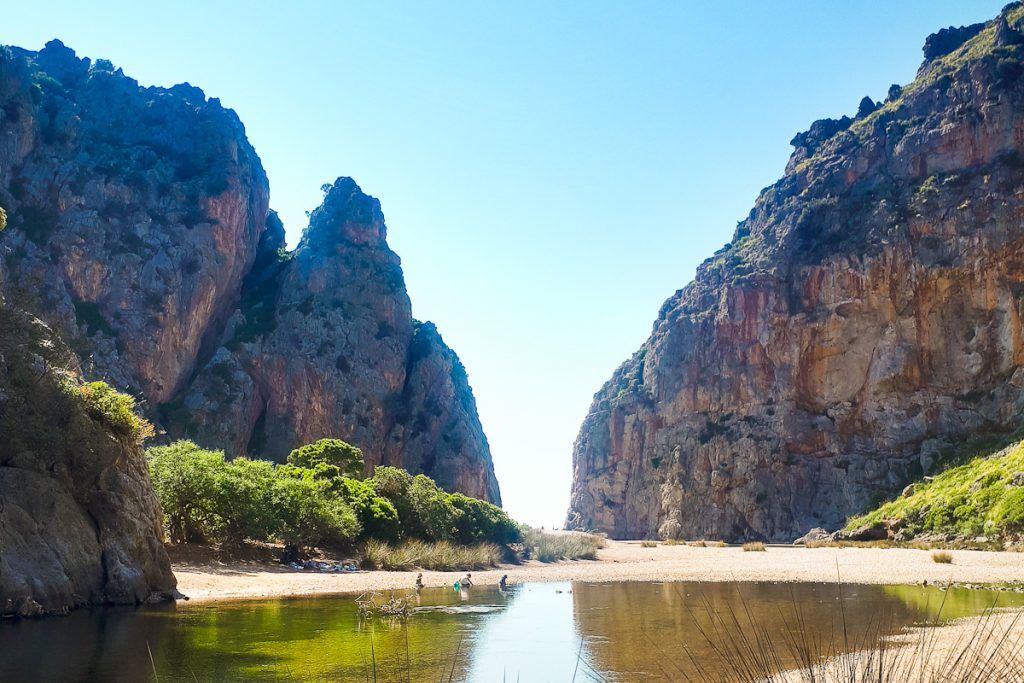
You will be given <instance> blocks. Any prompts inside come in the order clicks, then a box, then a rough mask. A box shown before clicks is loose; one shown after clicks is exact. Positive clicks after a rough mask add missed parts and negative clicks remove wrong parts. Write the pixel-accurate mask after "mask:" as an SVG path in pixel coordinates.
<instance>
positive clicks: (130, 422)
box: [78, 382, 154, 442]
mask: <svg viewBox="0 0 1024 683" xmlns="http://www.w3.org/2000/svg"><path fill="white" fill-rule="evenodd" d="M78 391H79V394H80V395H81V397H82V401H83V402H84V403H85V407H86V410H87V411H88V412H89V414H90V415H91V416H93V417H94V418H97V419H100V420H103V421H104V422H106V423H107V424H108V425H109V426H110V427H111V428H112V429H113V430H114V431H115V432H118V433H119V434H123V435H125V436H132V437H135V438H136V439H138V440H139V441H140V442H141V441H143V440H145V439H147V438H149V437H151V436H153V433H154V432H153V425H151V424H150V423H149V422H147V421H146V420H144V419H142V418H141V417H139V416H138V415H136V414H135V399H134V398H132V397H131V396H129V395H127V394H122V393H121V392H119V391H116V390H115V389H113V388H112V387H111V386H110V385H109V384H107V383H106V382H89V383H88V384H83V385H82V386H81V387H79V388H78Z"/></svg>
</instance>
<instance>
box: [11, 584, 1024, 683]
mask: <svg viewBox="0 0 1024 683" xmlns="http://www.w3.org/2000/svg"><path fill="white" fill-rule="evenodd" d="M842 590H843V600H842V602H840V600H839V590H838V588H837V586H835V585H834V584H766V583H763V584H749V583H748V584H735V583H732V584H729V583H720V584H695V583H689V584H687V583H639V582H637V583H616V584H586V583H574V584H571V585H570V584H568V583H536V584H525V585H520V586H513V587H512V589H511V590H510V591H508V592H505V593H501V592H499V591H498V590H497V589H496V588H493V587H490V586H477V587H474V588H472V589H471V590H470V591H469V593H468V595H467V596H466V599H465V600H464V599H463V597H462V596H461V595H460V594H459V593H456V592H454V591H453V590H452V588H451V586H448V587H446V588H428V589H426V590H424V591H423V593H422V594H421V596H420V603H419V604H418V606H417V608H416V610H415V611H414V613H413V614H412V616H411V617H410V618H409V619H408V621H407V622H389V621H387V620H381V619H374V620H370V621H362V622H361V621H360V620H359V618H358V616H357V613H356V605H355V602H354V600H353V598H352V597H351V596H347V597H333V598H316V599H305V600H272V601H251V602H233V603H222V604H218V605H194V606H193V605H186V606H180V607H177V608H175V607H173V606H168V607H165V608H144V609H94V610H82V611H79V612H76V613H74V614H71V615H70V616H68V617H65V618H60V619H45V620H39V621H32V620H28V621H21V622H12V623H8V622H0V680H2V681H3V683H21V682H22V681H26V682H27V681H40V680H44V681H65V680H74V681H104V682H106V681H132V682H134V681H146V680H153V668H154V666H155V668H156V671H157V675H158V677H159V680H160V681H161V683H194V681H196V680H200V681H243V680H244V681H265V680H266V681H282V680H314V681H338V682H339V683H340V682H344V681H353V682H355V681H359V682H360V683H365V681H367V680H374V670H376V680H378V681H396V680H411V681H437V680H439V679H440V680H446V681H447V680H449V677H450V678H451V680H452V681H459V682H460V683H491V682H492V681H500V680H502V678H503V677H504V679H505V680H507V681H515V680H517V678H518V679H519V680H521V681H545V680H552V681H570V680H572V679H573V673H574V672H576V680H577V681H588V680H605V681H610V682H616V683H623V682H625V681H633V680H644V681H658V680H661V681H674V680H680V679H681V678H683V675H682V672H686V673H687V674H689V675H691V676H696V675H697V672H696V671H695V670H694V667H693V665H692V664H691V660H690V656H691V655H692V657H693V658H694V660H696V661H699V662H700V664H701V666H702V667H704V669H705V670H706V671H707V672H709V674H710V675H712V677H715V676H722V675H723V674H724V677H725V678H727V679H728V678H729V676H728V673H727V672H725V671H722V670H721V667H720V665H719V664H717V662H718V660H717V657H716V655H715V653H714V649H713V648H712V647H711V646H710V645H709V643H708V641H707V639H706V638H705V636H704V635H702V633H701V631H702V630H703V631H704V632H705V633H707V634H708V635H710V636H712V637H713V638H715V639H716V641H717V644H719V645H721V644H723V643H735V642H740V641H741V640H742V635H741V634H742V633H743V632H746V633H748V634H750V633H751V629H750V625H749V624H750V621H751V620H752V621H753V622H754V623H756V624H757V625H758V626H759V627H760V628H761V629H763V630H765V631H766V632H767V633H769V634H770V638H771V644H772V645H773V646H775V647H777V648H779V649H781V650H782V651H780V652H779V653H778V654H779V659H780V661H781V663H782V665H783V666H792V665H794V664H795V662H794V661H793V659H792V657H791V656H787V652H786V651H785V650H786V642H787V639H792V637H793V636H794V635H795V633H796V628H795V627H796V625H797V624H798V623H799V622H800V621H801V620H802V623H803V627H804V628H803V632H804V633H806V634H808V638H809V643H810V644H812V645H815V646H816V647H819V649H820V653H821V654H825V653H827V652H828V646H829V645H830V644H831V643H832V642H833V641H835V643H837V644H838V643H842V642H843V641H842V627H843V619H842V615H843V612H845V616H846V625H847V629H848V631H849V633H850V634H851V636H850V640H851V643H852V644H854V645H856V646H859V647H872V646H874V645H876V643H877V640H878V638H879V637H881V635H885V634H892V633H896V632H898V631H899V630H900V629H902V628H903V627H906V626H910V625H913V624H915V623H921V622H923V621H930V620H932V619H934V618H935V613H936V611H937V610H938V608H939V605H940V604H941V605H942V618H943V619H951V618H956V617H962V616H969V615H972V614H978V613H980V612H981V611H983V610H984V609H985V608H987V607H989V606H991V604H992V603H993V601H994V600H995V599H997V598H998V600H999V603H998V604H999V606H1007V607H1008V606H1022V605H1024V595H1017V594H1012V593H1001V594H997V593H992V592H986V591H968V590H950V591H947V592H945V593H943V592H941V591H939V590H937V589H934V588H921V587H918V586H843V589H842ZM406 594H409V595H411V591H410V592H408V593H406V592H405V591H396V592H395V595H406ZM386 595H388V594H386ZM748 614H749V617H748V616H747V615H748ZM734 616H735V620H734V619H733V617H734ZM716 626H717V630H716ZM723 626H725V628H722V627H723ZM864 633H868V634H870V635H871V637H870V640H869V641H868V642H865V639H864V636H863V635H862V634H864ZM833 636H834V637H833ZM581 643H582V647H581ZM684 646H685V647H686V648H688V649H689V653H690V654H687V652H686V651H685V650H684ZM150 650H152V653H153V661H152V662H151V661H150V659H149V651H150ZM55 653H58V654H55ZM577 664H578V670H577ZM716 667H718V668H717V670H716ZM595 672H596V673H595ZM698 678H699V677H698Z"/></svg>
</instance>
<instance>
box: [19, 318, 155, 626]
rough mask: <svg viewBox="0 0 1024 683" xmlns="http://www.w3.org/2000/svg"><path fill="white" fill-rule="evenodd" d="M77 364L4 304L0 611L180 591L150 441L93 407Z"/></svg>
mask: <svg viewBox="0 0 1024 683" xmlns="http://www.w3.org/2000/svg"><path fill="white" fill-rule="evenodd" d="M75 362H76V361H75V359H74V357H73V355H72V354H71V353H70V352H69V351H68V350H67V349H65V348H64V347H63V345H62V344H61V343H60V342H59V341H58V340H56V339H55V338H54V337H53V335H52V333H51V331H50V330H49V328H47V327H46V325H44V324H43V323H42V322H41V321H39V320H38V319H36V318H33V317H32V316H29V315H27V314H23V313H20V312H15V311H12V310H10V309H8V308H5V307H4V306H3V305H0V433H2V434H3V438H2V439H0V617H4V616H10V615H20V616H35V615H39V614H48V613H63V612H66V611H67V610H69V609H72V608H75V607H78V606H81V605H83V604H101V603H102V604H135V603H138V602H143V601H145V600H151V599H170V598H171V597H172V596H173V595H174V586H175V579H174V576H173V575H172V574H171V565H170V561H169V560H168V559H167V553H166V552H165V551H164V546H163V543H162V537H163V530H162V524H163V522H162V519H161V515H160V506H159V504H158V503H157V500H156V496H155V494H154V493H153V488H152V486H151V485H150V482H149V475H148V473H147V471H146V461H145V457H144V456H143V453H142V449H141V447H140V446H139V444H138V440H137V438H136V437H135V436H134V435H132V434H126V433H123V431H121V430H119V429H118V428H117V426H116V425H112V424H111V423H110V422H109V421H107V420H105V419H104V416H103V415H102V414H97V413H96V412H94V411H90V410H89V409H88V406H87V405H86V403H85V401H84V400H83V393H82V386H81V385H80V383H79V380H77V379H76V377H77V375H78V373H77V372H71V371H69V369H68V368H69V367H71V368H74V365H75Z"/></svg>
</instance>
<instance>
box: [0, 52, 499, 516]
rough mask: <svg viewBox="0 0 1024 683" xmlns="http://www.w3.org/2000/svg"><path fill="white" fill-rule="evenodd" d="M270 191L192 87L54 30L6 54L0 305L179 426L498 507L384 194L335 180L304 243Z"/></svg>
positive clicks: (1, 97) (234, 447)
mask: <svg viewBox="0 0 1024 683" xmlns="http://www.w3.org/2000/svg"><path fill="white" fill-rule="evenodd" d="M268 195H269V190H268V183H267V178H266V174H265V173H264V171H263V168H262V166H261V164H260V160H259V158H258V157H257V155H256V153H255V151H254V150H253V149H252V147H251V146H250V145H249V143H248V141H247V140H246V137H245V132H244V129H243V127H242V124H241V123H240V121H239V120H238V118H237V116H236V115H235V113H234V112H232V111H231V110H229V109H225V108H224V107H222V106H221V104H220V102H219V101H218V100H217V99H215V98H211V99H207V98H206V96H205V95H204V94H203V92H202V91H201V90H199V89H198V88H194V87H192V86H189V85H187V84H185V85H178V86H174V87H172V88H144V87H140V86H139V85H138V83H136V82H135V81H134V80H132V79H130V78H128V77H126V76H125V75H124V74H123V73H122V72H121V70H120V69H114V67H113V66H111V65H110V63H109V62H105V61H104V60H97V61H96V62H90V61H89V60H87V59H80V58H78V57H76V56H75V54H74V52H73V51H71V50H70V49H68V48H66V47H65V46H64V45H62V44H61V43H60V42H58V41H52V42H51V43H48V44H47V45H46V47H45V48H44V49H43V50H41V51H39V52H29V51H26V50H21V49H18V48H2V49H0V206H2V207H4V208H5V209H6V210H7V213H8V216H9V225H8V228H7V230H6V231H4V232H3V234H2V238H0V301H2V300H6V301H8V302H9V303H10V304H11V305H15V306H18V307H19V308H23V309H26V310H29V311H31V312H33V313H34V314H36V315H38V316H39V317H40V318H42V319H43V320H45V321H46V322H47V323H48V324H49V325H50V326H52V327H53V329H54V330H55V331H56V332H57V333H58V334H59V336H61V337H62V338H63V339H65V340H66V341H67V342H68V343H69V345H70V346H71V347H72V348H73V349H74V351H75V352H76V354H77V356H78V358H79V359H80V361H81V365H82V369H83V371H84V374H85V375H86V376H87V377H89V378H102V379H105V380H107V381H108V382H110V383H111V384H112V385H114V386H116V387H117V388H119V389H121V390H126V391H129V392H131V393H133V394H135V395H137V396H139V397H140V398H141V399H144V401H143V406H144V408H145V409H146V410H147V411H148V413H149V414H150V417H152V418H153V420H154V422H156V423H157V425H158V427H162V428H166V430H167V431H168V432H169V434H170V435H172V436H187V437H190V438H194V439H196V440H197V441H199V442H200V443H201V444H202V445H204V446H206V447H209V448H223V449H225V450H226V451H227V452H228V453H229V454H230V455H239V454H246V453H248V454H251V455H255V456H265V457H269V458H273V459H282V458H284V457H285V456H286V455H287V453H288V452H289V451H290V450H291V449H292V448H295V447H296V446H299V445H301V444H303V443H307V442H309V441H312V440H315V439H318V438H321V437H338V438H342V439H345V440H347V441H350V442H352V443H355V444H357V445H359V446H360V447H361V448H363V450H364V451H365V452H366V454H367V462H368V465H369V466H372V465H376V464H382V463H384V464H394V465H403V466H407V467H409V468H410V469H412V470H413V471H414V472H424V473H426V474H428V475H431V476H434V477H436V478H437V480H438V482H439V483H440V484H442V485H444V486H446V487H452V488H454V489H455V490H460V491H462V492H464V493H466V494H468V495H472V496H479V497H484V498H487V499H489V500H493V501H499V500H500V496H499V494H498V487H497V483H496V481H495V479H494V473H493V467H492V464H491V456H490V451H489V448H488V445H487V440H486V437H485V436H484V433H483V430H482V429H481V427H480V423H479V420H478V419H477V416H476V408H475V404H474V402H473V397H472V392H471V390H470V388H469V385H468V383H467V382H466V380H465V373H464V372H463V371H462V366H461V365H460V364H459V363H458V359H457V358H456V357H455V355H454V353H453V352H452V351H451V350H450V349H448V348H447V347H446V346H444V344H443V343H442V342H441V341H440V336H438V335H436V333H434V334H433V336H430V335H427V336H429V337H430V339H429V340H428V341H419V342H418V341H417V339H418V338H419V337H418V333H417V332H416V329H414V328H415V325H414V321H413V319H412V315H411V308H410V303H409V296H408V294H407V292H406V290H405V284H404V280H403V277H402V270H401V267H400V262H399V259H398V257H397V256H396V255H395V254H394V253H393V252H392V251H391V250H390V249H389V248H388V246H387V242H386V230H385V226H384V218H383V215H382V213H381V210H380V206H379V204H378V202H377V201H376V200H375V199H373V198H371V197H368V196H366V195H364V194H363V193H362V192H361V191H360V190H359V188H358V186H357V185H356V184H355V183H354V182H353V181H351V180H349V179H343V180H339V181H338V182H337V183H336V184H335V185H334V186H332V187H330V191H329V192H327V194H326V197H325V200H324V204H323V206H321V207H320V208H319V209H317V210H316V211H314V212H313V214H312V216H311V222H310V227H309V229H308V230H307V232H306V234H305V236H304V237H303V239H302V242H301V243H300V245H299V246H298V248H297V249H296V250H295V251H293V252H291V253H288V252H286V250H285V249H284V247H285V242H284V229H283V227H282V226H281V224H280V221H278V220H277V217H276V215H274V214H273V213H269V214H268ZM430 329H431V330H432V329H433V328H432V327H431V328H430ZM424 348H425V349H427V350H426V351H424V352H423V353H422V355H417V354H419V353H420V351H422V349H424ZM446 373H447V374H446ZM424 411H426V412H424Z"/></svg>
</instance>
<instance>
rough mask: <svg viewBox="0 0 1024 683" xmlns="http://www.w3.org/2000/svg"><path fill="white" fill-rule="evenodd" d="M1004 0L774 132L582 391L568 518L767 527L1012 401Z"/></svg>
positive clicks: (859, 498) (1017, 379) (1021, 110)
mask: <svg viewBox="0 0 1024 683" xmlns="http://www.w3.org/2000/svg"><path fill="white" fill-rule="evenodd" d="M1022 15H1024V8H1021V7H1020V6H1019V5H1016V4H1015V5H1010V6H1008V7H1007V8H1006V9H1005V10H1004V12H1003V14H1002V15H1001V16H1000V17H999V18H998V19H997V20H994V21H992V22H989V23H988V24H985V25H982V26H980V27H970V28H967V29H959V30H952V31H946V32H943V33H942V34H940V35H939V36H938V37H933V38H931V39H929V41H928V45H927V46H926V48H925V49H926V57H927V59H926V61H925V63H924V65H922V68H921V69H920V71H919V72H918V75H917V78H916V80H915V81H914V82H913V83H911V84H910V85H908V86H906V87H904V88H903V89H902V90H901V89H899V88H893V89H891V90H890V93H891V94H890V98H889V99H888V100H887V101H886V102H885V103H884V104H883V105H881V106H879V107H877V109H876V108H874V107H867V108H864V109H865V110H866V111H863V112H862V116H860V117H859V118H857V119H856V120H850V119H845V118H844V119H842V120H839V121H825V122H816V123H815V124H813V125H812V126H811V129H810V131H808V132H807V133H803V134H801V135H798V136H797V137H796V138H794V141H793V144H794V146H795V147H796V149H795V151H794V153H793V157H792V159H791V160H790V163H789V164H788V166H787V169H786V174H785V176H784V177H783V178H782V179H781V180H779V181H778V182H777V183H775V184H774V185H772V186H771V187H769V188H767V189H765V190H764V191H763V192H762V193H761V195H760V196H759V197H758V199H757V201H756V203H755V206H754V209H753V210H752V211H751V212H750V215H749V216H748V217H747V218H746V219H745V220H744V221H742V222H741V223H740V224H739V226H738V227H737V230H736V233H735V237H734V239H733V240H732V242H731V243H730V244H728V245H726V246H725V247H724V248H723V249H721V250H719V251H718V252H716V253H715V255H714V256H713V257H712V258H710V259H708V260H707V261H705V262H704V263H703V264H702V265H701V266H700V267H699V268H698V271H697V276H696V279H695V280H694V281H693V282H692V283H691V284H690V285H688V286H687V287H686V288H684V289H682V290H680V291H678V292H676V294H675V295H673V296H672V297H671V298H669V299H668V301H666V303H665V304H664V306H663V307H662V309H661V311H660V312H659V314H658V319H657V321H656V322H655V324H654V329H653V332H652V334H651V337H650V339H649V340H648V341H647V342H646V343H645V344H644V345H643V347H642V348H641V349H640V350H639V351H638V352H637V353H636V354H635V355H634V356H633V357H632V358H631V359H630V360H629V361H627V362H626V363H625V364H623V365H622V366H621V367H620V368H619V369H618V370H617V371H616V372H615V374H614V376H613V377H612V379H611V380H610V381H609V382H608V383H607V384H606V385H605V386H604V387H603V388H602V389H601V391H599V392H598V393H597V395H596V396H595V399H594V403H593V405H592V407H591V410H590V413H589V415H588V416H587V417H586V419H585V421H584V424H583V426H582V429H581V431H580V434H579V437H578V439H577V442H576V445H575V449H574V456H573V458H574V470H575V471H574V483H573V489H572V497H571V504H570V511H569V523H570V524H571V525H573V526H578V527H585V528H595V529H599V530H603V531H606V532H608V533H610V534H611V535H613V536H616V537H645V536H661V537H669V538H675V537H690V538H724V539H727V540H738V539H765V540H773V541H790V540H792V539H793V538H796V537H798V536H801V535H803V534H804V533H806V532H807V531H808V530H810V529H812V528H813V527H819V526H821V527H827V528H832V529H834V528H837V527H839V526H841V525H842V524H843V523H844V522H845V520H846V518H847V516H849V515H852V514H855V513H858V512H862V511H864V510H866V509H868V508H869V507H870V506H871V505H872V504H873V503H876V502H877V501H878V500H880V499H883V498H885V497H888V496H892V495H895V494H898V493H899V492H900V491H901V489H902V488H903V487H904V486H905V485H906V484H907V483H908V482H909V481H912V480H914V479H916V478H918V477H920V476H921V475H922V474H923V473H928V472H930V471H933V470H934V469H935V468H936V467H937V466H938V465H939V464H940V463H941V461H942V459H943V457H945V455H946V454H948V453H949V452H950V451H951V450H952V449H953V448H954V446H955V444H957V443H958V442H960V441H963V440H969V439H973V438H976V437H982V436H984V435H991V434H993V433H998V432H1008V431H1012V430H1013V429H1014V428H1016V427H1018V426H1019V424H1020V416H1021V409H1022V407H1024V327H1022V323H1021V320H1022V315H1024V309H1022V305H1021V294H1022V292H1024V161H1022V159H1024V157H1022V154H1024V78H1022V74H1024V48H1022V46H1021V45H1020V44H1019V41H1018V40H1017V37H1018V36H1019V35H1020V23H1021V19H1022Z"/></svg>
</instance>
